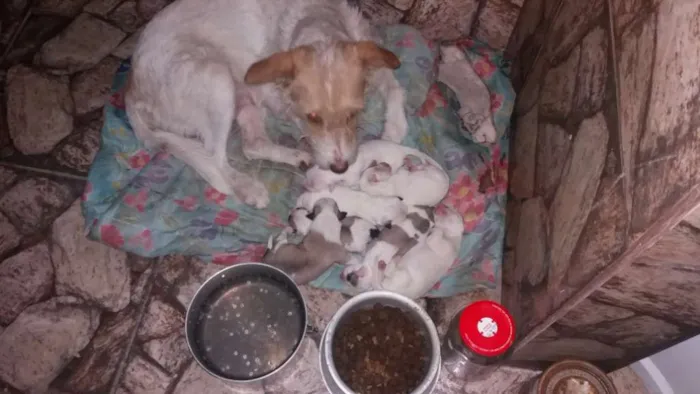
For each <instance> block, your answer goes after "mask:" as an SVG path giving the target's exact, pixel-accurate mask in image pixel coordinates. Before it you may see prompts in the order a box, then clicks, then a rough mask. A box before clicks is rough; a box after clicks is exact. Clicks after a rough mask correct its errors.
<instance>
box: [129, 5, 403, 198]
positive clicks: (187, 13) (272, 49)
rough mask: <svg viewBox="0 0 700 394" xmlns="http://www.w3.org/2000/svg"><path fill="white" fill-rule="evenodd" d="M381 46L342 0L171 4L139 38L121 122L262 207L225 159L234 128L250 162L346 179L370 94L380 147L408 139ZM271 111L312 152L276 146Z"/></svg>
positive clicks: (253, 184) (395, 62)
mask: <svg viewBox="0 0 700 394" xmlns="http://www.w3.org/2000/svg"><path fill="white" fill-rule="evenodd" d="M377 38H378V37H377V35H376V34H375V32H374V31H373V29H372V27H371V26H370V24H369V22H368V21H367V20H365V19H364V18H363V17H362V15H361V13H360V11H359V10H358V9H356V8H354V7H353V6H350V5H349V4H348V3H347V2H345V1H334V0H238V1H231V0H207V1H198V0H177V1H175V2H173V3H172V4H170V5H169V6H167V7H166V8H164V9H163V10H162V11H161V12H160V13H159V14H158V15H156V16H155V17H154V18H153V19H152V20H151V22H150V23H149V24H148V25H147V26H146V28H145V29H144V30H143V32H142V33H141V34H140V37H139V41H138V43H137V45H136V49H135V51H134V55H133V57H132V68H131V74H130V77H129V82H128V86H127V88H126V91H125V98H124V100H125V104H126V112H127V115H128V118H129V121H130V123H131V126H132V128H133V130H134V133H135V134H136V136H137V137H138V138H139V139H140V140H141V141H142V142H143V143H144V144H145V145H146V146H147V147H159V146H164V147H166V148H167V149H168V151H169V152H171V153H172V154H173V155H174V156H176V157H178V158H179V159H180V160H182V161H184V162H185V163H186V164H188V165H189V166H191V167H192V168H193V169H194V170H195V171H196V172H197V173H199V175H200V176H202V178H204V179H205V180H206V181H207V182H209V183H210V184H211V185H212V186H213V187H214V188H216V189H217V190H219V191H221V192H222V193H226V194H233V195H235V196H236V197H238V198H239V199H240V200H242V201H243V202H245V203H247V204H250V205H252V206H255V207H258V208H262V207H265V206H266V205H267V204H268V203H269V195H268V191H267V189H266V188H265V186H264V185H263V183H261V182H260V181H259V180H258V179H255V178H253V177H252V176H250V175H248V174H244V173H241V172H239V171H237V170H235V169H234V168H233V167H232V166H231V165H230V164H229V161H228V157H227V145H228V144H227V141H228V138H229V134H230V132H231V130H232V129H234V128H232V126H233V124H234V122H237V123H238V126H239V127H237V128H235V130H237V131H239V132H240V135H239V136H238V137H239V138H241V141H242V145H243V155H244V156H245V157H246V158H247V159H250V160H254V159H265V160H272V161H274V162H278V163H286V164H289V165H292V166H301V167H304V166H307V165H310V164H311V163H312V161H313V162H314V163H315V164H316V165H317V166H318V167H319V168H321V169H324V170H330V171H333V172H336V173H343V172H345V171H346V170H347V169H348V166H349V165H351V164H352V163H354V161H355V158H356V155H357V115H358V114H359V113H360V111H362V109H363V108H364V97H365V91H366V90H368V89H371V90H376V91H377V92H379V94H381V95H382V97H383V99H384V100H385V102H386V113H385V116H386V122H385V124H384V133H383V135H382V138H384V139H387V140H390V141H397V142H399V141H401V140H402V139H403V138H404V136H405V135H406V131H407V128H408V123H407V122H406V115H405V112H404V101H405V100H404V96H405V93H404V91H403V89H402V88H401V86H400V85H399V83H398V82H397V80H396V79H395V78H394V75H393V73H392V71H391V70H392V69H396V68H398V67H399V66H400V64H401V63H400V61H399V59H398V58H397V57H396V56H395V55H394V54H393V53H391V52H390V51H388V50H386V49H384V48H382V47H380V46H379V45H377V44H376V40H377ZM268 112H270V113H271V114H272V115H275V116H277V117H287V116H288V117H289V118H290V119H291V120H292V121H293V122H295V123H296V124H297V125H298V126H299V127H300V128H301V129H302V130H303V131H304V134H305V136H306V137H307V138H306V139H307V140H308V141H309V145H310V147H311V150H312V154H311V155H310V154H309V153H307V152H304V151H301V150H298V149H291V148H287V147H284V146H281V145H278V144H276V143H273V142H272V141H271V140H270V138H269V137H268V135H267V133H266V132H265V122H264V119H265V116H266V114H267V113H268Z"/></svg>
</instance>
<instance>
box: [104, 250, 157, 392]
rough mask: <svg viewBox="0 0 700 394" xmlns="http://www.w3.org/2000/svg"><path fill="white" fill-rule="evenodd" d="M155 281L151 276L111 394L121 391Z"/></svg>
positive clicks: (113, 378)
mask: <svg viewBox="0 0 700 394" xmlns="http://www.w3.org/2000/svg"><path fill="white" fill-rule="evenodd" d="M161 259H162V257H160V258H158V260H161ZM152 265H153V262H151V266H152ZM153 279H154V278H153V276H151V279H149V283H148V285H147V286H148V290H147V291H146V292H145V295H144V297H143V299H142V300H141V305H139V311H138V316H137V317H136V324H135V325H134V328H133V330H132V331H131V334H130V335H129V341H128V342H127V344H126V351H125V352H124V355H123V356H122V359H121V360H119V364H117V370H116V371H115V372H114V376H113V377H112V384H111V385H110V387H109V391H108V393H109V394H115V393H116V392H117V389H119V384H120V383H121V380H122V377H123V375H124V371H125V370H126V364H127V363H128V362H129V356H131V350H132V349H133V346H134V342H136V333H137V332H138V331H139V327H141V323H142V322H143V317H144V316H145V315H146V308H147V307H148V302H149V301H150V299H151V293H152V292H153Z"/></svg>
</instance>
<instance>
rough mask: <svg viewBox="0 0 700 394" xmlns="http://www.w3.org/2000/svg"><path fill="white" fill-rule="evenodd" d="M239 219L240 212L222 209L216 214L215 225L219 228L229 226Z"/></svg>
mask: <svg viewBox="0 0 700 394" xmlns="http://www.w3.org/2000/svg"><path fill="white" fill-rule="evenodd" d="M236 219H238V212H236V211H232V210H230V209H222V210H220V211H219V212H217V213H216V217H215V218H214V223H216V224H218V225H219V226H228V225H229V224H231V223H233V222H234V221H236Z"/></svg>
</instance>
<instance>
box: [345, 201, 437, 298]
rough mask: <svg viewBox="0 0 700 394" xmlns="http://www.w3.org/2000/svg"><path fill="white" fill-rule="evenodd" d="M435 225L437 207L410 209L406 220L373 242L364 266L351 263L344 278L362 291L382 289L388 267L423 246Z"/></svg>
mask: <svg viewBox="0 0 700 394" xmlns="http://www.w3.org/2000/svg"><path fill="white" fill-rule="evenodd" d="M434 224H435V216H434V208H433V207H411V208H409V213H408V215H406V219H404V220H403V221H401V222H399V223H398V224H393V225H391V226H388V227H387V228H385V229H384V230H382V231H381V233H379V236H378V237H377V238H376V239H375V240H373V241H371V242H370V244H369V245H368V247H367V253H365V255H364V256H363V258H362V261H361V262H358V261H353V262H352V263H348V265H347V266H346V267H345V269H344V270H343V274H342V276H343V278H344V279H345V280H346V281H347V282H348V283H349V284H350V285H352V286H353V287H355V288H357V289H360V290H369V289H380V288H381V283H382V280H383V276H384V275H383V272H384V269H385V268H386V266H387V265H388V264H389V263H391V261H392V260H394V259H400V258H401V257H402V256H403V255H404V254H406V252H408V251H409V250H410V249H411V248H413V247H414V246H415V245H417V244H418V243H419V242H421V241H422V240H423V239H424V238H425V237H426V234H428V232H429V231H430V230H431V229H432V228H433V226H434Z"/></svg>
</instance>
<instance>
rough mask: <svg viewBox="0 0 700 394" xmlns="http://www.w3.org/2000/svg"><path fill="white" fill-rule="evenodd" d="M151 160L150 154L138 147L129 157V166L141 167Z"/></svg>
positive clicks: (133, 167)
mask: <svg viewBox="0 0 700 394" xmlns="http://www.w3.org/2000/svg"><path fill="white" fill-rule="evenodd" d="M150 161H151V156H149V155H148V152H146V151H145V150H144V149H139V150H138V151H136V153H134V154H133V155H131V157H129V167H131V168H132V169H138V168H143V167H145V166H146V164H148V162H150Z"/></svg>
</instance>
